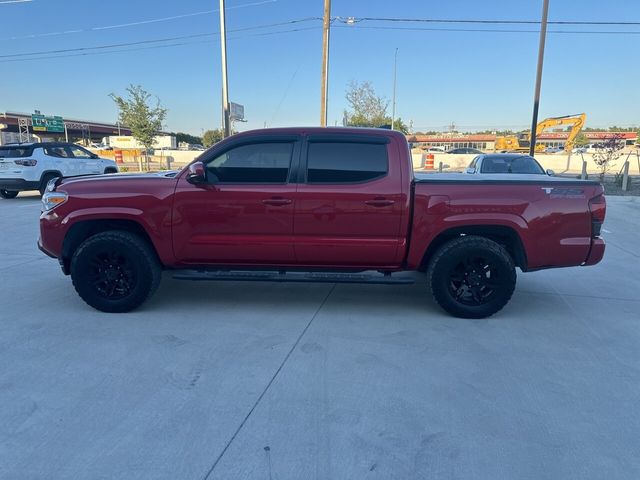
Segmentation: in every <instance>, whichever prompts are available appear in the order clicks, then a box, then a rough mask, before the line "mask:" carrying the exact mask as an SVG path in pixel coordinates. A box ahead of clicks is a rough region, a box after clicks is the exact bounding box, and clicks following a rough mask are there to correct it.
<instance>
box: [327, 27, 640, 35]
mask: <svg viewBox="0 0 640 480" xmlns="http://www.w3.org/2000/svg"><path fill="white" fill-rule="evenodd" d="M333 28H346V29H349V28H352V29H366V30H406V31H429V32H474V33H540V31H539V30H516V29H509V30H507V29H498V28H492V29H489V28H437V27H433V28H430V27H388V26H383V25H376V26H373V25H372V26H367V25H334V27H333ZM547 33H559V34H575V35H585V34H587V35H592V34H594V35H640V30H638V31H635V30H548V31H547Z"/></svg>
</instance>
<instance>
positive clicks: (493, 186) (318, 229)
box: [39, 128, 605, 270]
mask: <svg viewBox="0 0 640 480" xmlns="http://www.w3.org/2000/svg"><path fill="white" fill-rule="evenodd" d="M308 134H314V135H318V134H329V135H334V136H336V135H356V136H357V135H367V136H375V137H384V139H386V141H387V143H386V146H387V154H388V158H389V171H388V174H387V175H386V176H385V177H383V178H379V179H376V180H373V181H370V182H365V183H360V184H343V185H340V184H332V185H317V184H307V183H305V182H304V181H301V180H300V179H301V178H302V177H297V176H296V175H292V177H291V178H290V179H289V183H286V184H245V185H239V184H235V185H231V184H224V185H223V184H220V185H193V184H191V183H189V182H187V181H186V173H187V171H186V169H185V170H183V171H182V172H180V173H179V174H178V175H177V176H176V177H175V178H167V177H161V176H154V175H117V176H96V177H84V178H69V179H63V180H62V181H61V182H59V185H58V186H57V190H58V191H64V192H67V193H68V194H69V199H68V201H67V202H66V203H64V204H62V205H60V206H58V207H56V208H55V209H54V210H53V211H50V212H47V213H43V214H42V215H41V220H40V226H41V238H40V240H39V242H40V244H41V246H42V248H43V249H44V250H45V251H46V252H48V253H50V254H51V255H52V256H55V257H58V258H61V257H62V255H63V242H64V239H65V236H66V234H67V233H68V232H69V229H70V228H71V227H72V226H73V225H76V224H78V222H83V221H91V220H129V221H133V222H136V223H137V224H138V225H139V226H140V227H142V228H143V229H144V231H145V232H146V233H147V234H148V236H149V238H150V239H151V242H152V243H153V246H154V248H155V250H156V251H157V252H158V256H159V258H160V260H161V262H162V264H163V265H164V266H165V267H167V268H181V267H186V266H193V265H202V266H207V265H212V266H214V265H237V266H281V267H299V268H306V267H308V268H325V269H363V270H364V269H370V268H373V269H385V270H405V269H406V270H415V269H418V268H420V267H421V266H422V260H423V257H424V255H425V252H426V251H427V249H428V248H429V246H430V245H431V244H432V242H434V240H436V239H437V238H438V237H439V236H440V235H447V234H448V233H447V232H452V231H455V232H459V233H465V229H469V228H476V227H486V226H493V227H496V226H497V227H503V228H508V229H510V231H512V232H514V233H515V234H516V235H517V238H518V239H519V240H520V242H521V244H522V246H523V250H524V254H525V256H526V265H524V266H525V268H526V269H538V268H548V267H565V266H571V265H583V264H585V265H592V264H595V263H598V262H599V261H600V260H601V259H602V257H603V255H604V248H605V246H604V241H603V240H602V239H600V238H599V237H593V236H592V224H591V221H592V218H591V213H590V211H589V206H588V203H589V200H590V199H592V198H594V197H596V196H598V195H601V194H602V192H603V190H602V187H601V186H599V185H597V184H594V183H593V182H590V183H589V182H583V183H577V182H576V181H566V182H563V181H562V180H558V179H555V180H554V179H550V178H549V177H545V176H541V177H540V180H539V181H538V177H537V176H530V178H531V180H529V179H526V180H525V181H522V182H512V181H510V179H511V177H508V176H505V177H504V181H502V180H500V181H488V182H485V181H478V180H476V178H477V176H474V177H475V178H474V179H470V178H468V177H469V176H465V175H446V174H442V175H440V174H439V175H432V176H427V177H420V178H419V179H418V180H417V181H415V183H414V174H413V170H412V163H411V157H410V154H409V150H408V146H407V143H406V140H405V138H404V136H403V135H402V134H400V133H398V132H392V131H388V130H380V129H345V128H326V129H319V128H291V129H265V130H259V131H253V132H245V133H242V134H238V135H234V136H233V137H231V138H229V139H227V140H225V141H223V142H220V143H219V144H217V145H216V146H215V147H213V149H212V150H211V152H212V154H217V153H216V152H222V151H224V149H225V148H230V146H231V145H236V144H238V143H242V142H245V141H246V142H252V141H256V140H260V139H261V138H266V137H265V136H268V135H281V136H282V135H284V136H287V135H288V136H291V138H293V139H294V140H292V141H296V142H298V143H301V142H303V141H304V139H305V138H306V135H308ZM296 151H297V152H299V151H300V149H298V150H296ZM208 154H209V152H205V153H204V154H203V157H206V156H207V155H208ZM299 156H300V158H302V157H303V154H300V155H299ZM301 162H302V161H301V160H300V159H298V158H294V160H293V163H292V172H295V169H300V168H301V165H302V163H301ZM552 180H553V181H552ZM371 202H373V205H372V204H371ZM452 229H453V230H452ZM66 260H68V259H66Z"/></svg>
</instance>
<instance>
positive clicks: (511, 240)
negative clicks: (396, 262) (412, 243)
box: [420, 225, 527, 271]
mask: <svg viewBox="0 0 640 480" xmlns="http://www.w3.org/2000/svg"><path fill="white" fill-rule="evenodd" d="M464 235H474V236H477V237H484V238H488V239H489V240H493V241H494V242H496V243H497V244H499V245H502V246H503V247H504V248H505V249H506V250H507V252H508V253H509V255H510V256H511V258H512V259H513V262H514V263H515V264H516V266H517V267H520V269H521V270H522V271H526V270H527V253H526V250H525V248H524V244H523V243H522V239H521V238H520V235H519V234H518V232H517V231H516V230H515V229H514V228H512V227H508V226H505V225H470V226H461V227H452V228H450V229H448V230H445V231H443V232H441V233H439V234H438V235H437V236H436V237H435V238H434V239H433V240H432V241H431V243H430V244H429V246H428V247H427V250H426V251H425V253H424V255H423V256H422V261H421V262H420V270H426V269H427V267H428V266H429V261H430V260H431V258H432V257H433V255H434V254H435V253H436V252H437V251H438V250H439V249H440V247H442V246H443V245H444V244H446V243H448V242H450V241H452V240H455V239H456V238H459V237H462V236H464Z"/></svg>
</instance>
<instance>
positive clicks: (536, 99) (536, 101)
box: [529, 0, 549, 157]
mask: <svg viewBox="0 0 640 480" xmlns="http://www.w3.org/2000/svg"><path fill="white" fill-rule="evenodd" d="M548 14H549V0H543V4H542V21H541V22H540V44H539V46H538V71H537V72H536V88H535V92H534V95H533V119H532V120H531V136H530V139H531V140H530V142H529V155H531V156H532V157H533V154H534V153H535V150H536V129H537V127H538V108H539V106H540V84H541V83H542V64H543V62H544V43H545V40H546V38H547V17H548Z"/></svg>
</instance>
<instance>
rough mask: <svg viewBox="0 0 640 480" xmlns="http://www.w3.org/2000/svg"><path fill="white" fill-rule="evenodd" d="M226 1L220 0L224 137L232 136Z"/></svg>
mask: <svg viewBox="0 0 640 480" xmlns="http://www.w3.org/2000/svg"><path fill="white" fill-rule="evenodd" d="M224 16H225V10H224V0H220V49H221V53H222V55H221V60H222V132H223V135H224V137H225V138H226V137H228V136H230V135H231V121H230V118H229V117H230V115H229V82H228V79H227V27H226V22H225V18H224Z"/></svg>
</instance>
